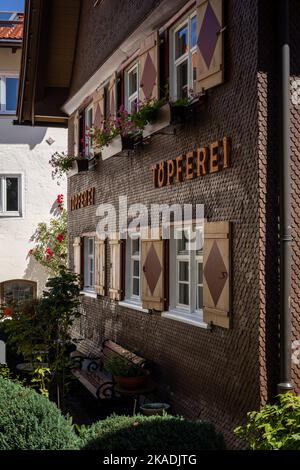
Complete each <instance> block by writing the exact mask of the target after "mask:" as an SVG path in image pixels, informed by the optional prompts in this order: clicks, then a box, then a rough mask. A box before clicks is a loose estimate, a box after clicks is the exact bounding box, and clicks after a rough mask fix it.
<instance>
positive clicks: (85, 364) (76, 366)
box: [71, 339, 146, 400]
mask: <svg viewBox="0 0 300 470" xmlns="http://www.w3.org/2000/svg"><path fill="white" fill-rule="evenodd" d="M116 354H117V355H119V356H122V357H126V358H128V357H129V358H130V359H129V360H130V361H131V362H133V363H134V364H137V365H139V366H140V367H144V366H145V365H146V360H145V359H144V358H142V357H140V356H137V355H136V354H133V353H132V352H131V351H128V349H125V348H123V347H122V346H120V345H119V344H117V343H115V342H113V341H111V340H110V339H106V340H104V341H103V343H102V345H101V349H100V354H99V355H95V354H93V353H92V354H88V355H86V354H85V353H83V352H80V351H78V350H77V351H74V352H73V353H71V359H72V362H73V366H72V373H73V375H74V376H75V377H76V379H78V380H79V382H80V383H81V384H82V385H83V386H84V387H85V388H86V389H87V390H89V392H90V393H91V394H92V395H93V396H94V397H95V398H97V399H98V400H103V399H112V398H115V397H116V395H118V393H116V392H115V386H116V383H115V381H114V379H113V377H112V376H111V374H110V373H108V372H107V371H105V368H104V363H105V360H106V359H108V358H109V357H110V356H111V355H116Z"/></svg>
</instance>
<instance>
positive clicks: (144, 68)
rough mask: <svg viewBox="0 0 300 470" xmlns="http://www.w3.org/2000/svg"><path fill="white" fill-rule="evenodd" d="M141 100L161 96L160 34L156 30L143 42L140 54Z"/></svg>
mask: <svg viewBox="0 0 300 470" xmlns="http://www.w3.org/2000/svg"><path fill="white" fill-rule="evenodd" d="M139 62H140V74H139V76H140V92H139V97H140V100H141V101H146V100H149V99H155V98H156V99H158V98H159V35H158V31H155V32H154V33H152V34H151V35H150V36H148V37H147V38H146V39H145V40H144V41H142V43H141V47H140V54H139Z"/></svg>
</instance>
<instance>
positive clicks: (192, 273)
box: [169, 225, 203, 322]
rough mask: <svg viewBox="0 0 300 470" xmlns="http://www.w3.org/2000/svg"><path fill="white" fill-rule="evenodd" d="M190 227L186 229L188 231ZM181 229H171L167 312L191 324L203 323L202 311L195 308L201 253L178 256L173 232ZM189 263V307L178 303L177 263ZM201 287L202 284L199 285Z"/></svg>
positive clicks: (198, 227) (201, 228)
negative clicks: (168, 304) (168, 303)
mask: <svg viewBox="0 0 300 470" xmlns="http://www.w3.org/2000/svg"><path fill="white" fill-rule="evenodd" d="M190 228H191V227H186V229H187V230H189V229H190ZM193 229H194V230H195V229H197V230H200V231H202V230H203V227H200V226H197V225H196V226H194V225H193ZM182 230H184V229H183V228H178V227H172V230H171V239H170V266H169V268H170V308H169V312H170V313H171V314H173V315H176V316H177V317H178V319H180V318H182V319H183V320H191V321H192V322H203V309H202V308H198V307H197V303H198V302H197V300H198V299H197V297H198V285H199V284H198V263H202V265H203V253H201V252H200V253H198V252H197V251H195V250H189V252H188V253H186V254H178V253H177V246H178V240H177V239H176V238H175V232H177V231H182ZM180 261H187V262H189V305H188V306H187V305H183V304H180V303H179V283H180V282H181V281H179V262H180ZM201 285H202V287H203V284H201Z"/></svg>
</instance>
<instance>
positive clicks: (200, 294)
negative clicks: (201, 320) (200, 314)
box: [197, 286, 203, 309]
mask: <svg viewBox="0 0 300 470" xmlns="http://www.w3.org/2000/svg"><path fill="white" fill-rule="evenodd" d="M202 307H203V287H202V286H198V287H197V309H200V308H202Z"/></svg>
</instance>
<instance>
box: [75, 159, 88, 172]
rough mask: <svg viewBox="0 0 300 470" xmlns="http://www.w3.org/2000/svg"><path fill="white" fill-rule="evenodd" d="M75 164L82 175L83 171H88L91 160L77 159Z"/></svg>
mask: <svg viewBox="0 0 300 470" xmlns="http://www.w3.org/2000/svg"><path fill="white" fill-rule="evenodd" d="M75 162H76V164H77V170H78V173H81V172H82V171H88V169H89V160H88V159H87V158H76V159H75Z"/></svg>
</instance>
